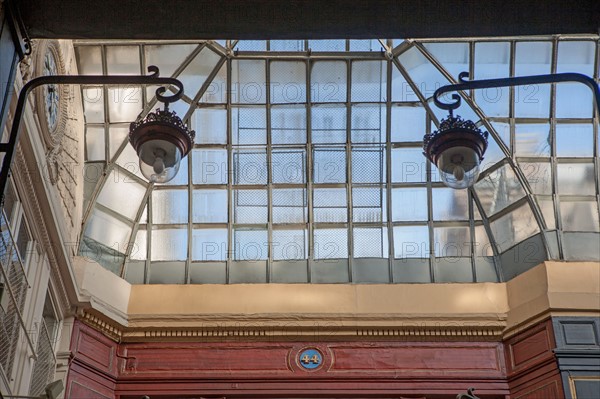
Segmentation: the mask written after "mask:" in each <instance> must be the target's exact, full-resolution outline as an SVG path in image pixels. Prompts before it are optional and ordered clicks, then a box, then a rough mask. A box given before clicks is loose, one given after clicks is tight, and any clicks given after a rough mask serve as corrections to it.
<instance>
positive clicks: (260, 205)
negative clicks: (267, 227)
mask: <svg viewBox="0 0 600 399" xmlns="http://www.w3.org/2000/svg"><path fill="white" fill-rule="evenodd" d="M231 198H232V201H233V222H234V223H245V224H257V223H258V224H264V223H267V215H268V207H267V204H268V203H267V190H234V191H233V193H232V197H231Z"/></svg>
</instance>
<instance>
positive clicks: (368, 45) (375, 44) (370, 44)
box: [349, 39, 383, 51]
mask: <svg viewBox="0 0 600 399" xmlns="http://www.w3.org/2000/svg"><path fill="white" fill-rule="evenodd" d="M349 42H350V51H382V50H383V48H382V47H381V43H379V40H377V39H372V40H349Z"/></svg>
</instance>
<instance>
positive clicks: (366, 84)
mask: <svg viewBox="0 0 600 399" xmlns="http://www.w3.org/2000/svg"><path fill="white" fill-rule="evenodd" d="M386 76H387V63H386V62H384V61H354V62H352V101H353V102H356V101H365V102H366V101H375V102H382V101H386V99H387V94H386V80H387V79H386Z"/></svg>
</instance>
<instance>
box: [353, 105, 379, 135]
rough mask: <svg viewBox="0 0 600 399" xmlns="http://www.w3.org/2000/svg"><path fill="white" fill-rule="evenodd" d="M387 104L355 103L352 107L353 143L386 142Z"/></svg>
mask: <svg viewBox="0 0 600 399" xmlns="http://www.w3.org/2000/svg"><path fill="white" fill-rule="evenodd" d="M385 113H386V108H385V105H363V104H361V105H355V106H353V107H352V125H351V126H352V130H351V138H352V142H353V143H385V139H386V137H385V136H386V119H385Z"/></svg>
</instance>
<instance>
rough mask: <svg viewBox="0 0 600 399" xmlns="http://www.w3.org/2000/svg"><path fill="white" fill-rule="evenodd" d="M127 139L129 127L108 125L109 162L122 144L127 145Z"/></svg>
mask: <svg viewBox="0 0 600 399" xmlns="http://www.w3.org/2000/svg"><path fill="white" fill-rule="evenodd" d="M128 138H129V126H119V125H116V126H115V125H110V126H109V127H108V142H109V156H110V159H111V160H112V159H113V158H114V156H115V155H116V153H117V151H118V150H119V148H120V147H121V146H122V145H123V143H124V142H127V143H129V139H128ZM125 145H129V144H125Z"/></svg>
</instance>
